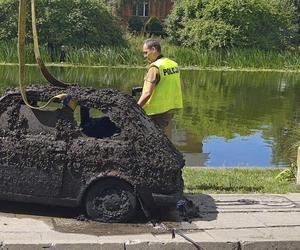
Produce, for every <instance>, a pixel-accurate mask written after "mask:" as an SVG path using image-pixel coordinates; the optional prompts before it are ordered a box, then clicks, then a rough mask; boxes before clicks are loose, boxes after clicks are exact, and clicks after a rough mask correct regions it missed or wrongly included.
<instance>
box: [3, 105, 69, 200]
mask: <svg viewBox="0 0 300 250" xmlns="http://www.w3.org/2000/svg"><path fill="white" fill-rule="evenodd" d="M11 109H12V110H11ZM12 111H13V112H12ZM41 112H42V111H41ZM48 117H49V116H48ZM50 117H51V116H50ZM0 118H1V119H0V120H1V121H2V120H3V126H0V130H1V131H0V132H1V134H0V194H1V195H2V196H3V195H4V196H5V195H6V196H7V195H9V196H11V195H13V194H25V195H32V196H45V197H57V196H59V195H60V192H61V186H62V180H63V171H64V167H65V164H66V142H65V141H63V140H59V139H57V138H56V137H55V133H51V131H54V129H55V128H52V127H50V126H47V124H46V125H45V124H41V122H40V120H41V119H40V117H39V116H38V115H37V114H36V113H35V112H34V111H33V110H31V109H30V108H28V107H25V105H16V106H14V107H9V108H7V111H6V112H4V113H2V114H1V117H0ZM4 121H5V122H6V123H7V124H5V122H4ZM31 124H32V125H31Z"/></svg>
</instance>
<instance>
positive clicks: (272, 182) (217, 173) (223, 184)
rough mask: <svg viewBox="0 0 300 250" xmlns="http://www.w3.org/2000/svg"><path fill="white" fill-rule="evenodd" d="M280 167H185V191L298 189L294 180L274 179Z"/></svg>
mask: <svg viewBox="0 0 300 250" xmlns="http://www.w3.org/2000/svg"><path fill="white" fill-rule="evenodd" d="M281 171H282V169H255V168H251V169H245V168H227V169H207V168H205V169H201V168H199V169H195V168H185V169H184V171H183V178H184V182H185V190H184V192H186V193H274V194H281V193H289V192H300V187H297V186H296V185H295V184H294V183H291V182H287V181H279V180H276V179H275V177H276V176H277V175H278V174H279V173H280V172H281Z"/></svg>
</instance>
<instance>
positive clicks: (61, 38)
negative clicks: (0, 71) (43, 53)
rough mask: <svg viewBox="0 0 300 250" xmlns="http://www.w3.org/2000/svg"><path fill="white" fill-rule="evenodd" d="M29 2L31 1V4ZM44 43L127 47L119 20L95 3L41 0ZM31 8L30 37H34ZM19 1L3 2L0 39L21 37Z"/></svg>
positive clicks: (39, 18) (40, 24)
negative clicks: (31, 24) (18, 29)
mask: <svg viewBox="0 0 300 250" xmlns="http://www.w3.org/2000/svg"><path fill="white" fill-rule="evenodd" d="M28 2H29V1H28ZM36 8H37V10H36V13H37V26H38V27H37V28H38V33H39V38H40V42H41V43H48V44H52V45H53V46H55V47H57V46H60V45H62V44H64V45H69V46H91V47H98V46H106V45H114V46H116V45H125V41H124V39H123V37H122V30H121V27H120V25H119V22H118V20H117V19H116V18H115V17H113V16H112V15H111V14H110V13H109V12H108V10H107V9H106V8H104V7H103V5H102V4H101V3H99V2H98V1H94V0H81V1H78V0H51V1H49V0H40V1H38V2H37V4H36ZM29 10H30V7H29V6H28V8H27V12H28V15H27V16H28V28H27V37H31V36H32V35H31V29H30V28H29V27H30V18H29V16H30V11H29ZM17 12H18V1H17V0H6V1H2V2H0V13H1V14H0V20H1V23H0V40H6V41H9V40H12V39H15V38H16V37H17V17H18V13H17Z"/></svg>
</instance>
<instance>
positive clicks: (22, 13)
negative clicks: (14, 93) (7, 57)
mask: <svg viewBox="0 0 300 250" xmlns="http://www.w3.org/2000/svg"><path fill="white" fill-rule="evenodd" d="M31 17H32V32H33V44H34V54H35V58H36V61H37V63H38V65H39V68H40V70H41V72H42V74H43V76H44V77H45V79H46V80H47V81H48V82H49V83H50V84H52V85H54V86H56V87H61V88H66V87H67V86H68V84H66V83H64V82H61V81H59V80H57V79H56V78H55V77H53V76H52V75H51V74H50V72H49V71H48V70H47V68H46V66H45V64H44V62H43V60H42V58H41V55H40V50H39V44H38V35H37V30H36V15H35V1H34V0H31ZM25 36H26V0H19V20H18V58H19V86H20V92H21V96H22V99H23V101H24V103H25V104H26V105H27V106H29V107H30V108H32V109H38V110H42V109H45V108H46V107H47V106H49V104H50V103H51V102H53V101H54V100H63V99H64V98H65V97H66V96H67V95H66V94H64V93H62V94H59V95H56V96H54V97H52V98H51V99H50V100H49V101H48V102H47V103H46V104H44V105H43V106H41V107H34V106H32V105H30V104H29V102H28V99H27V96H26V89H25Z"/></svg>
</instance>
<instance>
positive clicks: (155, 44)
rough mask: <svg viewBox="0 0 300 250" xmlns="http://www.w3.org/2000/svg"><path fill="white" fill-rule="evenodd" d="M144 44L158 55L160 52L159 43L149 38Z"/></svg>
mask: <svg viewBox="0 0 300 250" xmlns="http://www.w3.org/2000/svg"><path fill="white" fill-rule="evenodd" d="M144 44H145V45H146V46H147V47H148V48H155V49H156V50H157V51H158V52H159V53H160V52H161V46H160V43H159V41H157V40H155V39H152V38H149V39H147V40H145V42H144Z"/></svg>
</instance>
